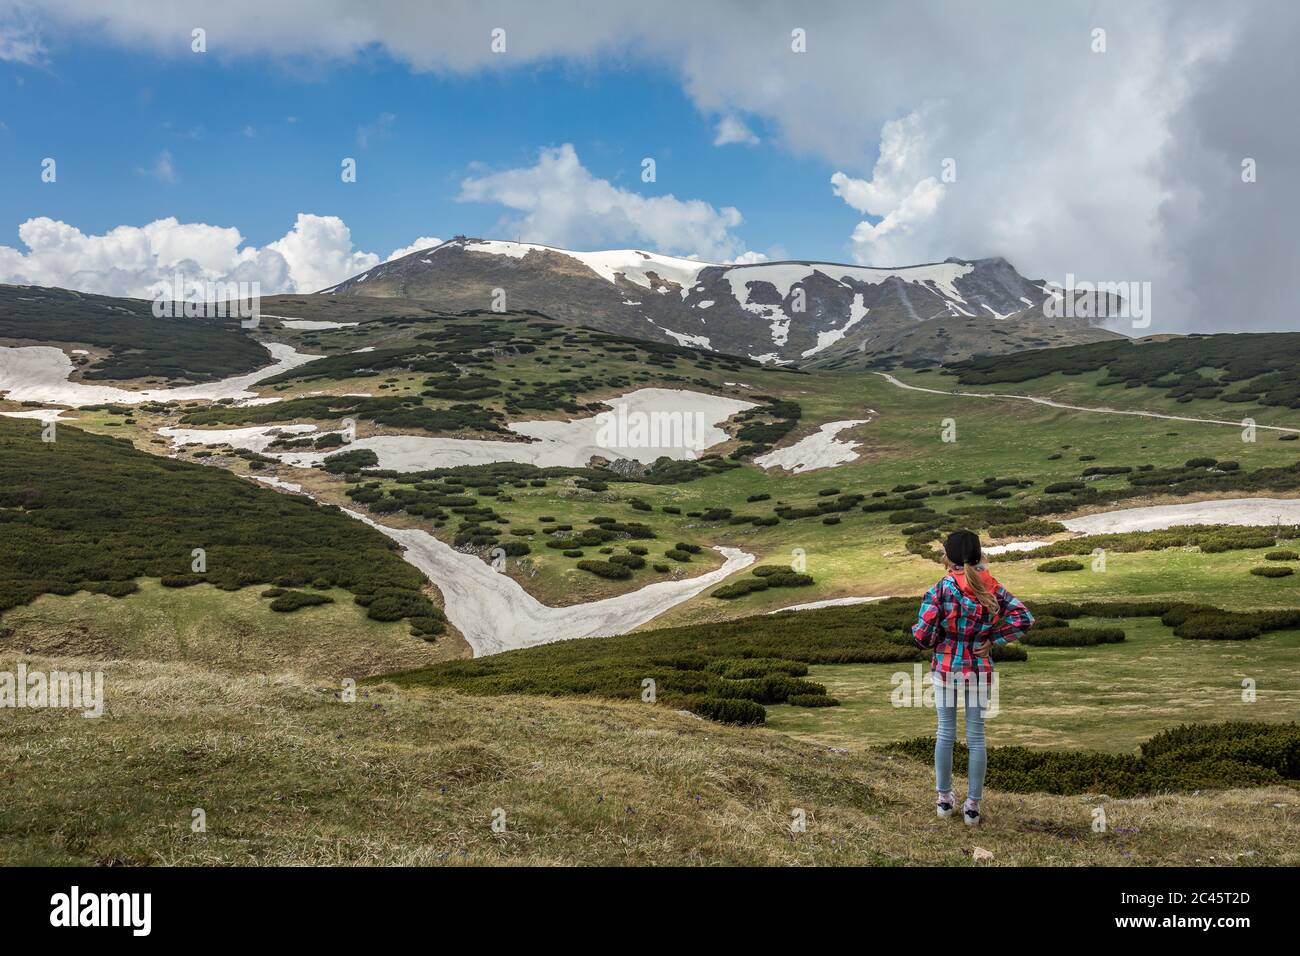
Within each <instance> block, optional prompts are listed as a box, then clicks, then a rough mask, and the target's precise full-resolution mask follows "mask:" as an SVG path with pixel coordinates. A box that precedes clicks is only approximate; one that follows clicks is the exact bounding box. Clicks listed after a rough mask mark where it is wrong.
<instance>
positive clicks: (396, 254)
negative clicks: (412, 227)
mask: <svg viewBox="0 0 1300 956" xmlns="http://www.w3.org/2000/svg"><path fill="white" fill-rule="evenodd" d="M440 245H442V240H441V239H439V238H437V237H436V236H421V237H420V238H419V239H416V240H415V242H413V243H411V244H410V245H409V246H403V247H402V248H400V249H394V250H393V251H392V252H391V253H390V254H389V256H388V258H387V259H385V260H384V261H385V262H392V261H393V260H394V259H400V258H402V256H409V255H410V254H411V253H412V252H419V251H420V250H421V249H432V248H433V247H434V246H440Z"/></svg>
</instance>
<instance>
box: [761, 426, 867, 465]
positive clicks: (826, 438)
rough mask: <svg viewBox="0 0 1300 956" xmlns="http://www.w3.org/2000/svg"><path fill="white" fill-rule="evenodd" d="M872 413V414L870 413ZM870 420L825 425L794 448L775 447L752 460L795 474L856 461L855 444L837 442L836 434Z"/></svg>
mask: <svg viewBox="0 0 1300 956" xmlns="http://www.w3.org/2000/svg"><path fill="white" fill-rule="evenodd" d="M873 414H874V413H873ZM869 421H871V419H869V418H863V419H852V420H849V421H843V422H827V423H826V424H825V425H823V426H821V428H819V429H818V430H817V431H815V432H813V433H812V434H811V435H809V436H808V437H806V438H803V439H800V440H799V441H797V442H795V443H794V444H793V445H789V446H787V447H785V448H777V449H775V450H773V451H769V452H768V453H767V454H765V455H759V456H758V457H757V458H755V459H754V464H756V465H758V467H760V468H784V469H785V470H786V471H789V472H793V473H794V474H796V475H799V474H802V473H803V472H805V471H815V470H817V469H818V468H834V467H835V466H836V465H845V464H848V463H849V462H851V461H856V460H857V458H858V453H857V451H856V450H855V449H857V447H858V443H857V442H851V441H840V439H839V433H840V432H842V431H844V430H845V429H848V428H853V427H854V426H856V425H865V424H866V423H867V422H869Z"/></svg>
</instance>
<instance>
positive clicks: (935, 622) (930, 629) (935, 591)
mask: <svg viewBox="0 0 1300 956" xmlns="http://www.w3.org/2000/svg"><path fill="white" fill-rule="evenodd" d="M942 622H943V609H942V608H941V607H940V606H939V585H937V584H936V585H935V586H934V587H932V588H930V590H928V591H926V592H925V597H923V598H921V610H920V613H918V614H917V615H916V623H915V624H913V625H912V638H913V639H914V640H915V641H916V643H917V644H919V645H920V646H921V647H923V648H925V649H926V650H929V649H930V648H932V647H934V646H935V645H936V644H938V643H939V638H940V637H941V636H942Z"/></svg>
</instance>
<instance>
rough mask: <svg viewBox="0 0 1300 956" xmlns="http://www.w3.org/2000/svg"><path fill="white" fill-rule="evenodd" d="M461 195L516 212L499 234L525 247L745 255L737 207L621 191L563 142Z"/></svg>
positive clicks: (477, 181)
mask: <svg viewBox="0 0 1300 956" xmlns="http://www.w3.org/2000/svg"><path fill="white" fill-rule="evenodd" d="M459 198H460V200H461V201H463V202H485V203H496V204H498V205H501V206H505V207H506V208H507V209H511V210H515V211H516V212H518V213H521V215H518V216H513V217H507V218H506V219H504V220H503V221H502V223H501V226H500V229H501V234H502V235H505V236H510V237H513V236H516V235H518V236H522V237H523V239H524V240H525V241H530V242H540V243H544V244H547V245H555V246H564V247H566V248H570V249H595V248H599V247H602V246H611V245H625V244H633V245H649V246H652V247H654V248H655V249H658V250H659V251H662V252H667V253H675V254H677V255H693V256H698V257H700V258H702V259H710V260H720V259H727V258H733V257H735V256H738V255H740V254H741V253H742V252H743V251H744V244H743V243H742V242H741V240H740V239H739V238H738V237H737V236H736V235H734V234H733V233H732V231H731V230H733V229H734V228H736V227H737V226H739V225H740V224H741V222H742V217H741V215H740V212H739V211H738V210H736V209H735V208H733V207H731V206H724V207H723V208H721V209H715V208H714V207H713V206H711V205H709V204H708V203H707V202H704V201H702V200H699V199H685V200H683V199H677V198H676V197H674V196H671V195H668V196H643V195H641V194H640V193H637V192H633V191H632V190H629V189H623V188H620V187H618V186H615V185H613V184H612V183H610V182H609V181H608V180H606V179H600V178H598V177H596V176H593V175H592V174H591V172H590V171H589V170H588V169H587V168H586V167H585V166H583V165H582V163H581V162H580V161H579V159H578V153H577V151H576V150H575V149H574V148H573V146H572V145H570V144H568V143H565V144H564V145H562V146H557V147H555V148H550V149H543V150H542V151H541V153H540V155H539V156H538V158H537V162H536V164H534V165H532V166H523V167H518V168H515V169H506V170H501V171H500V172H493V173H484V174H482V175H478V176H471V177H469V178H467V179H465V180H464V181H463V182H462V183H461V190H460V196H459Z"/></svg>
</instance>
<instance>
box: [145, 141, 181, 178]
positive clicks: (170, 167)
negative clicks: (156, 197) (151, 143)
mask: <svg viewBox="0 0 1300 956" xmlns="http://www.w3.org/2000/svg"><path fill="white" fill-rule="evenodd" d="M141 171H142V172H146V173H148V175H150V176H152V177H153V178H154V179H156V180H158V181H159V182H162V183H174V182H176V166H175V165H174V164H173V163H172V151H171V150H170V149H164V150H163V151H162V152H161V153H159V154H158V158H157V159H155V160H154V163H153V167H152V168H150V169H148V170H141Z"/></svg>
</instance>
